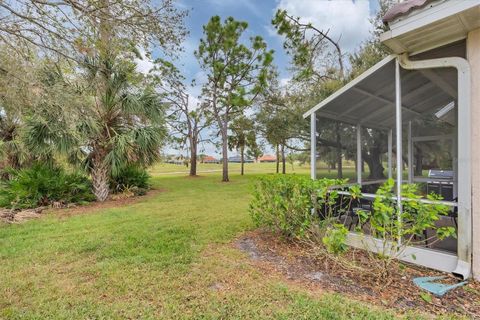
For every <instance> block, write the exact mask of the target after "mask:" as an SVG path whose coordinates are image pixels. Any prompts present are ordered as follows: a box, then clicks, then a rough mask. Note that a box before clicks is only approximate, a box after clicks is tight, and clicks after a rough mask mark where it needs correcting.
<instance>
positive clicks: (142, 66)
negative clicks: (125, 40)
mask: <svg viewBox="0 0 480 320" xmlns="http://www.w3.org/2000/svg"><path fill="white" fill-rule="evenodd" d="M139 52H140V55H141V56H142V59H139V58H135V60H134V61H135V63H136V64H137V66H136V69H137V72H141V73H143V74H147V73H148V72H149V71H150V70H151V69H152V68H153V67H154V63H153V61H152V59H150V58H148V57H147V56H146V51H145V49H143V48H141V49H139Z"/></svg>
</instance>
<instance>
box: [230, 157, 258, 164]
mask: <svg viewBox="0 0 480 320" xmlns="http://www.w3.org/2000/svg"><path fill="white" fill-rule="evenodd" d="M228 162H231V163H241V162H242V157H240V156H233V157H229V158H228ZM243 163H253V159H250V158H244V159H243Z"/></svg>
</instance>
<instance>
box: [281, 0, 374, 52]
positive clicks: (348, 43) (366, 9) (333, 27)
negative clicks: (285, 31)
mask: <svg viewBox="0 0 480 320" xmlns="http://www.w3.org/2000/svg"><path fill="white" fill-rule="evenodd" d="M277 9H285V10H287V12H288V13H289V14H291V15H293V16H295V17H300V21H301V22H311V23H312V24H313V25H314V26H315V27H317V28H318V29H321V30H323V31H327V30H330V31H329V33H328V34H329V36H331V37H332V38H333V39H335V40H338V39H340V45H341V47H342V49H343V51H344V52H352V51H354V50H355V49H356V48H357V47H358V46H359V45H360V43H361V42H362V41H364V40H365V39H367V38H368V37H369V35H370V32H371V30H372V24H371V23H370V21H369V19H370V18H371V10H370V3H369V1H368V0H356V1H352V0H334V1H325V0H317V1H312V0H280V1H279V3H278V6H277Z"/></svg>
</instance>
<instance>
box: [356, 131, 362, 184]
mask: <svg viewBox="0 0 480 320" xmlns="http://www.w3.org/2000/svg"><path fill="white" fill-rule="evenodd" d="M357 183H358V184H359V185H361V184H362V127H361V126H360V124H357Z"/></svg>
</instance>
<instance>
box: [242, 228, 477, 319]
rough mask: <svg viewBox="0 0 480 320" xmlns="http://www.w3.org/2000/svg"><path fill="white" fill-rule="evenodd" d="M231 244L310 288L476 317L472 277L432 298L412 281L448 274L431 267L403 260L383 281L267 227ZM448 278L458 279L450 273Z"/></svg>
mask: <svg viewBox="0 0 480 320" xmlns="http://www.w3.org/2000/svg"><path fill="white" fill-rule="evenodd" d="M235 246H236V248H238V249H240V250H241V251H243V252H245V253H247V254H248V255H249V257H250V258H251V261H252V262H253V263H254V264H255V265H256V266H257V267H258V268H259V269H260V270H262V271H263V272H264V273H265V274H266V275H268V274H271V273H272V272H275V273H280V274H281V275H282V276H283V277H284V278H286V280H287V281H291V282H293V283H295V284H299V285H300V286H302V287H303V288H305V287H307V288H308V289H310V290H311V291H322V290H327V291H332V292H339V293H342V294H345V295H347V296H349V297H351V298H353V299H357V300H362V301H367V302H370V303H373V304H376V305H381V306H383V307H387V308H391V309H395V310H397V311H400V312H407V311H420V312H428V313H433V314H444V313H446V312H448V313H456V314H461V315H466V316H468V317H471V318H479V319H480V283H478V282H474V281H470V282H469V283H468V285H466V286H465V287H461V288H457V289H454V290H452V291H450V292H448V293H447V294H445V295H444V296H443V297H435V296H433V295H428V294H427V292H426V291H423V290H422V289H420V288H418V287H417V286H416V285H415V284H413V282H412V280H413V278H416V277H421V276H433V275H446V274H441V273H438V272H434V271H432V270H429V269H425V268H418V267H416V266H409V265H402V268H399V269H398V271H396V272H392V275H391V276H390V278H391V282H390V283H389V284H388V285H387V286H384V285H381V284H379V283H376V282H375V281H372V277H368V276H365V275H361V274H357V273H355V272H352V271H351V270H346V269H345V268H343V267H342V266H341V265H340V264H336V263H335V262H332V261H326V260H325V259H321V258H319V257H316V256H313V255H312V254H311V253H310V252H309V249H308V248H307V247H306V246H305V245H302V244H299V243H295V242H289V241H286V240H283V239H281V238H280V237H278V236H275V235H273V234H272V233H270V232H267V231H263V230H257V231H254V232H250V233H247V234H246V235H244V236H242V237H241V238H240V239H238V240H237V241H236V242H235ZM346 258H347V259H354V260H355V261H357V262H359V263H360V264H366V263H367V262H366V260H367V259H366V255H365V254H364V253H362V251H359V250H357V251H354V252H349V253H347V256H346ZM352 261H353V260H352ZM365 267H368V265H365ZM372 270H374V269H372ZM373 272H374V271H373ZM446 276H447V277H450V276H449V275H446ZM449 280H450V281H456V280H455V279H453V277H452V278H451V279H449ZM427 300H428V301H427Z"/></svg>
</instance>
